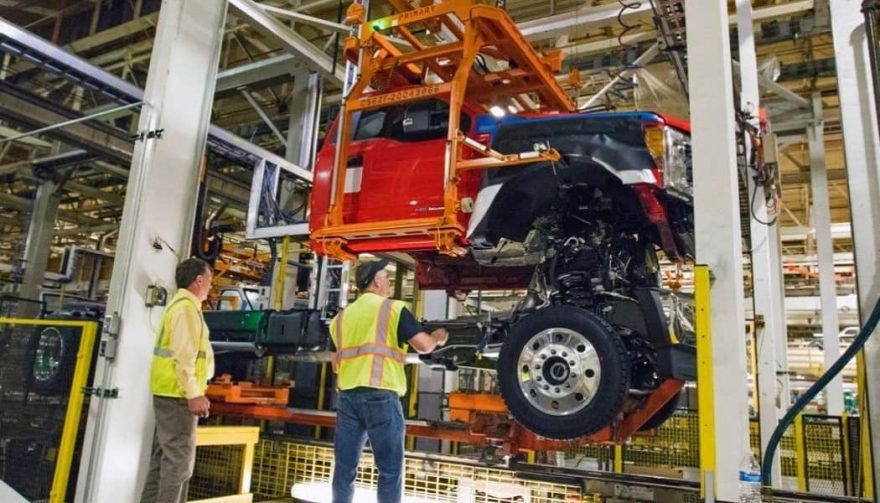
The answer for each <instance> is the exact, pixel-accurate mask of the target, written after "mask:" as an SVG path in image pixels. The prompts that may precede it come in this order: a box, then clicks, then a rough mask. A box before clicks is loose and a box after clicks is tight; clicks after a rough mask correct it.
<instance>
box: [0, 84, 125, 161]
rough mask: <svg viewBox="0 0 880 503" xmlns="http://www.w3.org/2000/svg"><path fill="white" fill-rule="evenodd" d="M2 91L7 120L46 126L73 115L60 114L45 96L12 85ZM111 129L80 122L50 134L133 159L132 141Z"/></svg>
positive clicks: (0, 108)
mask: <svg viewBox="0 0 880 503" xmlns="http://www.w3.org/2000/svg"><path fill="white" fill-rule="evenodd" d="M3 90H4V92H2V93H0V117H3V118H4V119H6V120H9V121H13V122H15V123H17V124H25V125H28V126H29V127H32V128H43V127H47V126H52V125H56V124H60V123H63V122H68V121H69V120H70V119H71V117H72V116H73V113H72V112H71V113H61V112H60V111H59V110H58V109H57V107H52V106H49V105H48V103H47V102H46V100H43V99H42V98H38V97H36V96H32V95H27V94H26V93H25V92H20V93H16V94H13V93H12V92H10V91H12V89H11V86H3ZM19 91H20V90H19ZM109 131H110V130H109V129H107V128H106V127H105V128H99V127H97V125H96V124H86V123H83V122H80V123H76V124H70V125H69V126H67V127H65V128H63V129H54V130H52V131H51V132H49V133H48V135H49V136H51V137H53V138H57V139H59V140H61V141H64V142H65V143H69V144H71V145H75V146H77V147H81V148H84V149H86V150H88V151H90V152H94V153H96V154H98V155H101V156H102V157H105V158H108V159H112V160H114V161H117V162H122V163H127V162H131V142H130V141H129V140H127V139H122V138H120V137H119V136H118V135H115V134H112V133H111V132H109Z"/></svg>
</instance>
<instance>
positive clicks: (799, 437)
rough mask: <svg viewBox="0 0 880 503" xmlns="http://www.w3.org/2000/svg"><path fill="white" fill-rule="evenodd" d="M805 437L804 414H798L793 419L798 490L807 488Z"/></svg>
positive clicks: (803, 490) (802, 490)
mask: <svg viewBox="0 0 880 503" xmlns="http://www.w3.org/2000/svg"><path fill="white" fill-rule="evenodd" d="M806 442H807V438H806V437H805V436H804V416H802V415H801V414H798V415H797V417H796V418H795V419H794V446H795V447H794V455H795V465H796V467H797V488H798V491H801V492H805V491H806V490H807V446H806Z"/></svg>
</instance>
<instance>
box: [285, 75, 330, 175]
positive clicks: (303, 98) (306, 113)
mask: <svg viewBox="0 0 880 503" xmlns="http://www.w3.org/2000/svg"><path fill="white" fill-rule="evenodd" d="M321 95H322V92H321V76H320V75H318V74H317V73H313V72H309V71H308V70H307V69H304V68H303V69H300V70H298V71H297V72H296V73H295V74H294V77H293V92H292V93H291V97H290V107H289V108H290V121H289V122H288V126H287V159H288V160H289V161H291V162H295V163H297V164H298V165H299V166H300V167H302V168H304V169H307V170H309V171H311V169H312V166H313V163H314V160H315V155H316V154H317V147H318V122H319V121H320V114H321V97H322V96H321Z"/></svg>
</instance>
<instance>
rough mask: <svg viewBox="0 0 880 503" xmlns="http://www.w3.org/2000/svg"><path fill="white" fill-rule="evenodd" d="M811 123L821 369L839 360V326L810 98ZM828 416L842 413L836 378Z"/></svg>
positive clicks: (818, 128) (816, 104)
mask: <svg viewBox="0 0 880 503" xmlns="http://www.w3.org/2000/svg"><path fill="white" fill-rule="evenodd" d="M813 109H814V112H813V121H812V122H811V123H810V125H809V126H808V127H807V139H808V141H809V146H810V187H811V191H812V196H813V197H812V200H813V205H812V206H813V208H812V214H813V228H814V229H815V231H816V234H815V237H816V255H817V257H818V262H819V295H820V298H821V305H822V341H823V348H824V349H823V351H824V354H825V368H828V367H830V366H831V365H832V364H834V362H835V361H837V359H838V358H840V336H839V334H838V331H839V330H840V326H839V324H838V321H837V288H836V285H835V283H834V241H833V239H832V237H831V205H830V203H829V202H828V173H827V170H826V167H825V131H824V126H823V124H824V123H823V120H822V98H821V96H819V95H818V94H816V95H814V96H813ZM825 401H826V404H827V407H828V414H832V415H835V416H839V415H840V414H842V413H843V378H842V377H841V376H839V375H838V376H837V377H835V378H834V380H833V381H831V382H830V383H829V384H828V387H826V388H825Z"/></svg>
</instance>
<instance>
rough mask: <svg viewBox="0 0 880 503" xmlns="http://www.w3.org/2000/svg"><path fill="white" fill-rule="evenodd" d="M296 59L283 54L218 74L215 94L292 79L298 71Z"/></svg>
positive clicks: (290, 55)
mask: <svg viewBox="0 0 880 503" xmlns="http://www.w3.org/2000/svg"><path fill="white" fill-rule="evenodd" d="M295 60H296V57H295V56H294V55H292V54H281V55H279V56H273V57H271V58H266V59H261V60H259V61H254V62H253V63H247V64H244V65H241V66H236V67H234V68H230V69H227V70H223V71H222V72H219V73H217V88H216V91H215V93H221V92H223V91H230V90H233V89H238V88H240V87H248V86H252V85H253V84H257V83H260V82H266V81H271V80H275V79H278V78H279V77H288V79H289V77H290V75H291V74H292V73H293V72H294V71H295V70H296V62H295Z"/></svg>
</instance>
